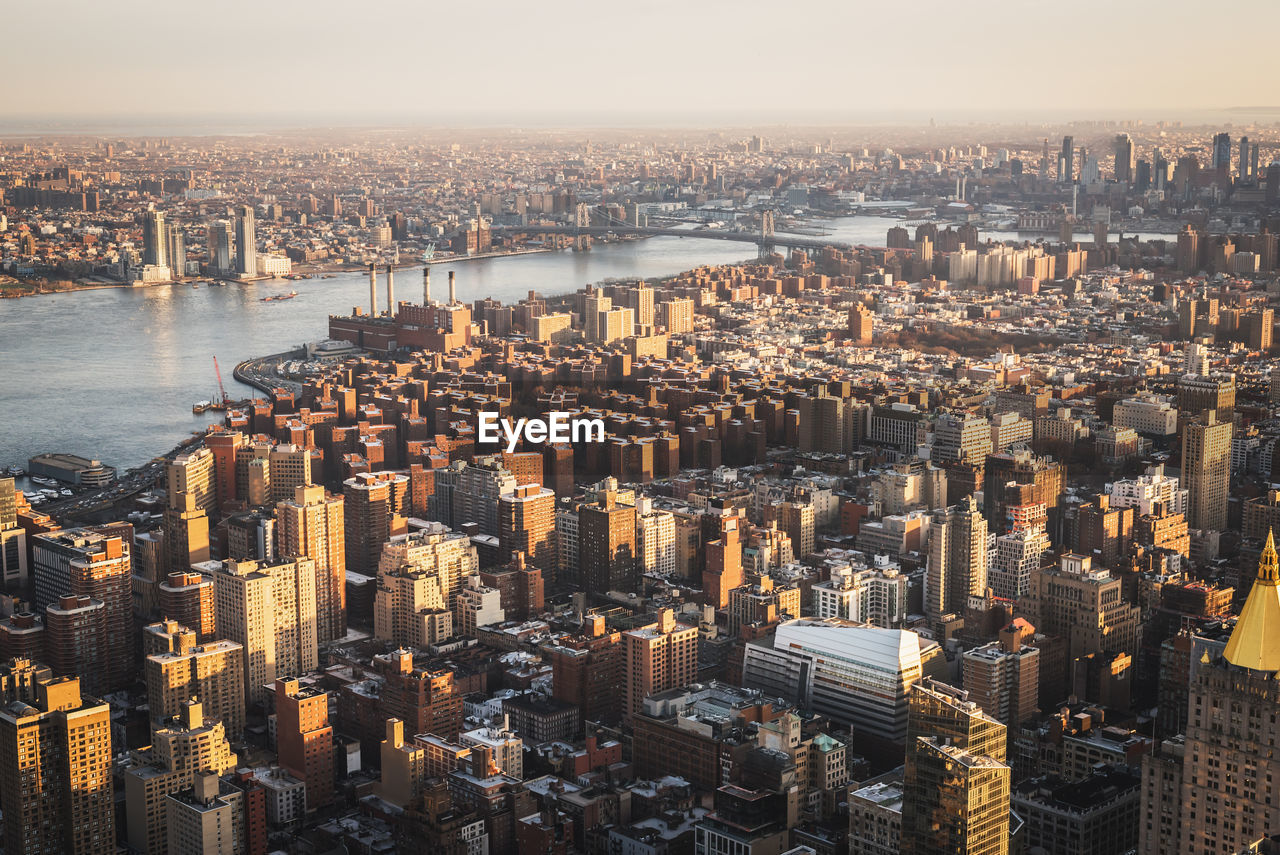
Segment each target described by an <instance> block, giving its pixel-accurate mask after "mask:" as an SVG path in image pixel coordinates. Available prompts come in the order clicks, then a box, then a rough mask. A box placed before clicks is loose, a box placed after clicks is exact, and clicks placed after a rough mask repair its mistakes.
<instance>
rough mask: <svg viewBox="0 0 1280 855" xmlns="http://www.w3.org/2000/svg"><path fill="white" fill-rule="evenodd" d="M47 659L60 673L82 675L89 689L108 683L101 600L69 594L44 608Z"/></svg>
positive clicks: (101, 689) (104, 626) (94, 689)
mask: <svg viewBox="0 0 1280 855" xmlns="http://www.w3.org/2000/svg"><path fill="white" fill-rule="evenodd" d="M44 625H45V634H46V635H47V636H48V637H47V639H46V643H45V645H44V648H45V651H46V654H45V661H46V662H47V663H48V664H49V667H50V668H52V669H53V673H54V675H55V676H58V677H81V678H82V680H81V682H82V685H83V686H84V689H85V691H87V692H97V693H98V694H103V693H104V689H106V688H107V686H106V677H107V670H106V669H107V661H106V645H105V643H104V642H103V639H102V634H103V632H104V630H105V628H106V620H105V619H104V618H103V605H102V600H95V599H93V598H92V597H76V596H72V595H70V594H68V595H67V596H65V597H63V598H62V599H61V600H59V601H58V602H57V603H56V604H50V605H48V606H46V607H45V611H44Z"/></svg>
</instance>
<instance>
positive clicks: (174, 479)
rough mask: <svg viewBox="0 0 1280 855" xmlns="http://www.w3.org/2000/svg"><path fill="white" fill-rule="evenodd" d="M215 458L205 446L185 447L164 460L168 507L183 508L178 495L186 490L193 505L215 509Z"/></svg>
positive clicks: (209, 510)
mask: <svg viewBox="0 0 1280 855" xmlns="http://www.w3.org/2000/svg"><path fill="white" fill-rule="evenodd" d="M214 464H215V459H214V454H213V452H212V451H211V450H210V449H208V448H199V449H196V450H194V451H186V452H183V453H182V454H179V455H178V456H177V457H175V458H173V460H170V461H169V462H168V463H166V464H165V487H166V491H167V493H168V496H169V507H171V508H173V509H174V510H184V509H185V508H184V506H183V504H182V502H181V501H180V500H179V499H178V496H179V495H181V494H183V493H186V494H187V495H189V496H191V498H192V499H193V500H194V503H195V506H196V507H197V508H199V509H200V510H202V511H204V512H205V513H214V512H215V511H217V509H218V490H217V480H216V477H215V466H214Z"/></svg>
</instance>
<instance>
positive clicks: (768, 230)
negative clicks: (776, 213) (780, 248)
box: [760, 211, 773, 258]
mask: <svg viewBox="0 0 1280 855" xmlns="http://www.w3.org/2000/svg"><path fill="white" fill-rule="evenodd" d="M772 252H773V211H761V212H760V257H761V258H764V257H765V256H767V255H769V254H771V253H772Z"/></svg>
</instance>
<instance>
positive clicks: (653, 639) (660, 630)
mask: <svg viewBox="0 0 1280 855" xmlns="http://www.w3.org/2000/svg"><path fill="white" fill-rule="evenodd" d="M622 643H623V645H624V646H625V649H626V661H627V666H626V671H625V672H624V673H625V674H626V680H627V685H626V693H625V704H624V707H623V711H624V714H625V715H627V716H628V717H630V716H631V715H632V714H634V713H635V712H636V711H638V710H639V709H640V707H641V705H642V704H643V703H644V699H645V698H647V697H649V696H650V695H652V694H653V693H655V692H661V691H665V690H666V689H673V688H676V687H679V686H686V685H688V684H690V683H692V682H693V681H694V679H695V678H696V677H697V673H698V628H697V627H696V626H688V625H687V624H682V623H676V616H675V612H673V611H672V610H671V609H661V610H660V611H659V612H658V621H657V622H656V623H653V624H650V625H649V626H646V627H642V628H640V629H633V630H631V631H629V632H624V633H623V634H622Z"/></svg>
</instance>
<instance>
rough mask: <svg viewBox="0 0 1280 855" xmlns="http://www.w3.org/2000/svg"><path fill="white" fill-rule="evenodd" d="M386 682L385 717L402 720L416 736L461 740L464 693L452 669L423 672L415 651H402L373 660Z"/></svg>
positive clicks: (405, 649) (383, 692)
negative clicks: (456, 682) (425, 735)
mask: <svg viewBox="0 0 1280 855" xmlns="http://www.w3.org/2000/svg"><path fill="white" fill-rule="evenodd" d="M373 667H374V670H375V671H376V672H377V673H378V675H379V676H381V677H382V679H383V680H384V681H385V682H384V683H383V687H382V714H384V715H387V716H390V717H392V718H398V719H400V720H401V721H403V722H404V723H405V725H406V726H407V727H409V728H410V729H411V730H413V732H414V733H415V734H416V733H434V734H436V735H437V736H441V737H444V738H445V739H457V738H458V733H459V731H460V729H461V726H462V693H461V692H460V691H459V689H458V686H457V685H456V684H455V683H454V680H453V672H452V671H451V670H449V669H448V668H419V667H418V666H417V665H415V664H414V661H413V651H412V650H409V649H407V648H403V647H401V648H398V649H396V650H392V651H391V652H390V653H380V654H378V655H376V656H374V657H373Z"/></svg>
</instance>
